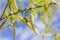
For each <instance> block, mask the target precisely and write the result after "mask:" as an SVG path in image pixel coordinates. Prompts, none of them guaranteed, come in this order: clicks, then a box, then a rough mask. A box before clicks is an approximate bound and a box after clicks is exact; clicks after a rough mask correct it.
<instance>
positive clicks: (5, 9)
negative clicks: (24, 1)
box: [1, 2, 8, 18]
mask: <svg viewBox="0 0 60 40" xmlns="http://www.w3.org/2000/svg"><path fill="white" fill-rule="evenodd" d="M7 7H8V2H7V4H6V6H5V8H4V10H3V13H2V15H1V18H2V17H3V15H4V13H5V10H6V8H7Z"/></svg>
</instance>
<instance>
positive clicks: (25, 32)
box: [0, 0, 60, 40]
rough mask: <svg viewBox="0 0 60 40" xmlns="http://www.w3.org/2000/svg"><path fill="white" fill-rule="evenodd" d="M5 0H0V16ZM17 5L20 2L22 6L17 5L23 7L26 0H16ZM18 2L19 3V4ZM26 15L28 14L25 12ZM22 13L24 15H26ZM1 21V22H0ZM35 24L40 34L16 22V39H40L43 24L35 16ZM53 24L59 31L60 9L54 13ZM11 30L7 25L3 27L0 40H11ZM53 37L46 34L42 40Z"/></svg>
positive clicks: (25, 5) (26, 3) (43, 29)
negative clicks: (21, 0)
mask: <svg viewBox="0 0 60 40" xmlns="http://www.w3.org/2000/svg"><path fill="white" fill-rule="evenodd" d="M6 3H7V0H0V16H1V14H2V12H3V9H4V6H5V5H6ZM17 3H18V6H19V5H20V4H21V5H22V6H19V7H20V8H21V9H25V8H26V7H27V6H28V5H29V3H28V1H27V0H23V2H19V1H17ZM19 3H20V4H19ZM26 15H27V16H28V14H26ZM26 15H25V14H24V17H27V16H26ZM0 23H1V22H0ZM35 24H36V26H37V27H39V28H40V29H37V30H38V31H39V32H40V33H41V35H39V36H38V35H36V34H35V33H34V32H33V31H32V30H31V29H29V28H28V27H27V26H26V25H25V24H24V23H22V22H21V23H17V24H16V28H17V32H16V34H17V35H16V40H42V34H43V32H44V31H45V26H44V24H43V23H42V21H41V20H40V19H39V18H37V19H36V20H35ZM52 24H53V26H54V28H55V29H57V30H58V32H60V31H59V30H60V10H57V12H56V15H55V17H54V21H53V23H52ZM13 34H14V33H13V30H11V29H10V28H9V27H7V28H5V29H3V30H2V31H0V40H13ZM52 39H53V37H52V36H46V37H45V38H44V40H52Z"/></svg>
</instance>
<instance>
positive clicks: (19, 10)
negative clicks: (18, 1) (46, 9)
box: [0, 3, 56, 21]
mask: <svg viewBox="0 0 60 40" xmlns="http://www.w3.org/2000/svg"><path fill="white" fill-rule="evenodd" d="M7 4H8V3H7ZM50 4H51V3H50ZM53 4H55V5H56V3H53ZM7 6H8V5H7ZM7 6H6V7H7ZM43 6H44V5H42V6H36V7H34V8H28V9H27V8H26V9H24V10H21V9H18V11H17V12H16V13H20V12H21V13H23V12H25V11H28V10H32V9H35V8H41V7H43ZM5 9H6V8H5ZM4 12H5V10H4ZM4 12H3V14H4ZM16 13H13V14H9V16H11V15H16ZM3 19H5V17H4V18H2V17H1V18H0V21H1V20H3Z"/></svg>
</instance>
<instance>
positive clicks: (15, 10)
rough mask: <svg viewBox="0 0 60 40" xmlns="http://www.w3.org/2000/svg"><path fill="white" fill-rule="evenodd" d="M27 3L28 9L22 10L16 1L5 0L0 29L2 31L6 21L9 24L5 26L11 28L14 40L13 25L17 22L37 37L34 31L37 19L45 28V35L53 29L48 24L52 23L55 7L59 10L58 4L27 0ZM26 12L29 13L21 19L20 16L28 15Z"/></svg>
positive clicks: (49, 1)
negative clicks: (21, 23)
mask: <svg viewBox="0 0 60 40" xmlns="http://www.w3.org/2000/svg"><path fill="white" fill-rule="evenodd" d="M21 1H22V0H21ZM28 2H29V5H28V7H26V8H25V9H23V10H22V9H21V8H19V6H18V5H17V0H7V4H6V6H5V8H4V11H3V13H2V15H1V17H0V21H2V20H3V21H2V23H1V25H0V29H4V28H5V27H3V26H4V24H5V23H6V22H7V21H8V22H9V24H8V25H7V26H11V28H12V29H13V30H14V38H16V27H15V24H16V22H17V21H19V22H23V23H24V24H25V25H26V26H28V27H29V28H30V29H31V30H33V31H34V32H35V33H36V34H37V35H38V34H40V33H39V32H37V30H36V25H35V23H34V20H35V19H36V18H38V17H39V18H40V19H41V21H42V22H43V24H44V25H45V26H46V28H47V30H46V31H45V34H46V33H48V32H49V31H50V29H51V28H52V27H53V26H52V25H49V22H52V21H53V16H54V12H55V11H56V10H57V7H58V8H59V6H58V4H57V3H55V2H54V1H53V0H28ZM28 12H30V15H29V16H28V17H23V16H21V15H20V14H22V15H23V14H26V13H27V14H28Z"/></svg>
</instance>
